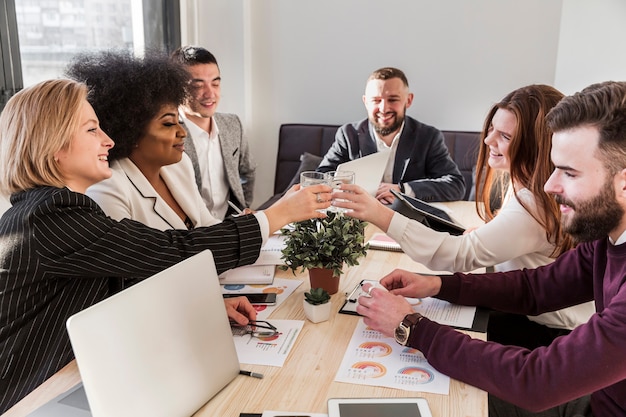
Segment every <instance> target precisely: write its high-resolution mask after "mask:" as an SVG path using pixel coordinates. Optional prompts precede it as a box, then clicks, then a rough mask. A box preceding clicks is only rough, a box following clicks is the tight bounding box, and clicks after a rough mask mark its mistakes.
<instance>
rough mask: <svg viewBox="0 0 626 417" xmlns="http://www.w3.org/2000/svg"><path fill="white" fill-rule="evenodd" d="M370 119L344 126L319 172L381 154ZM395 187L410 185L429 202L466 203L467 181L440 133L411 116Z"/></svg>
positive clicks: (398, 152)
mask: <svg viewBox="0 0 626 417" xmlns="http://www.w3.org/2000/svg"><path fill="white" fill-rule="evenodd" d="M377 151H378V149H377V147H376V140H375V139H374V137H373V133H372V132H370V123H369V120H368V119H364V120H361V121H359V122H355V123H348V124H345V125H343V126H341V127H340V128H339V129H338V130H337V134H336V135H335V142H334V143H333V144H332V146H331V147H330V149H329V150H328V152H327V153H326V155H325V156H324V159H323V160H322V162H321V163H320V165H319V166H318V168H317V170H318V171H321V172H328V171H334V170H336V169H337V166H338V165H339V164H342V163H344V162H348V161H351V160H353V159H357V158H361V157H363V156H366V155H369V154H372V153H374V152H377ZM392 181H393V183H394V184H398V183H403V184H407V185H408V186H409V187H411V189H412V190H413V192H414V193H415V196H416V197H417V198H419V199H422V200H425V201H455V200H462V199H463V196H464V195H465V180H464V179H463V174H461V171H459V167H458V166H457V165H456V163H454V161H453V160H452V158H451V157H450V153H449V152H448V148H447V147H446V144H445V141H444V138H443V133H441V131H439V130H438V129H436V128H434V127H432V126H428V125H426V124H424V123H420V122H419V121H417V120H415V119H413V118H412V117H409V116H407V117H406V118H405V122H404V129H403V130H402V134H401V135H400V139H399V142H398V149H397V150H396V159H395V161H394V165H393V180H392Z"/></svg>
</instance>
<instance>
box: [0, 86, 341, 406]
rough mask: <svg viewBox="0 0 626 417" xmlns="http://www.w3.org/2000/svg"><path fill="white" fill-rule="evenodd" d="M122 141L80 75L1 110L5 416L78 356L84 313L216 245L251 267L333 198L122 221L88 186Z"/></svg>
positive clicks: (305, 196)
mask: <svg viewBox="0 0 626 417" xmlns="http://www.w3.org/2000/svg"><path fill="white" fill-rule="evenodd" d="M113 146H114V143H113V141H112V140H111V139H110V138H109V137H108V136H107V135H106V134H105V133H104V132H103V131H102V130H101V129H100V127H99V123H98V118H97V117H96V114H95V112H94V110H93V108H92V107H91V105H90V104H89V103H88V102H87V87H86V86H85V85H84V84H82V83H78V82H75V81H70V80H53V81H45V82H42V83H39V84H37V85H35V86H33V87H30V88H27V89H24V90H22V91H20V92H19V93H17V94H16V95H15V96H13V97H12V98H11V99H10V100H9V102H8V103H7V105H6V107H5V108H4V110H3V111H2V114H1V115H0V192H1V193H5V194H10V195H11V204H12V206H11V208H9V209H8V210H7V211H6V213H4V215H3V216H2V218H1V219H0V367H1V368H2V369H1V378H0V413H3V412H4V411H6V410H7V409H8V408H9V407H11V406H12V405H13V404H14V403H16V402H17V401H19V400H20V399H21V398H22V397H24V396H25V395H26V394H28V393H29V392H30V391H32V390H33V389H35V388H36V387H37V386H38V385H40V384H41V383H42V382H44V381H45V380H46V379H47V378H48V377H50V376H51V375H53V374H54V373H55V372H56V371H58V370H59V369H60V368H61V367H63V366H64V365H65V364H67V363H68V362H70V361H71V360H72V359H73V354H72V349H71V346H70V342H69V339H68V337H67V333H66V331H65V321H66V320H67V318H68V317H69V316H71V315H72V314H74V313H76V312H78V311H80V310H83V309H84V308H86V307H89V306H90V305H93V304H95V303H97V302H98V301H100V300H102V299H105V298H107V297H108V296H110V295H112V294H113V293H115V292H117V291H120V290H122V289H123V288H125V287H127V286H129V285H132V284H133V283H134V282H136V281H138V280H141V279H145V278H147V277H149V276H151V275H153V274H155V273H157V272H159V271H161V270H163V269H165V268H167V267H169V266H171V265H174V264H175V263H177V262H179V261H181V260H183V259H185V258H187V257H189V256H192V255H194V254H196V253H199V252H201V251H203V250H206V249H210V250H211V251H212V252H213V255H214V258H215V265H216V267H217V270H218V272H222V271H225V270H226V269H229V268H233V267H236V266H239V265H246V264H250V263H252V262H254V260H255V259H256V258H257V257H258V255H259V249H260V247H261V245H262V243H263V240H264V239H266V238H267V236H269V234H270V233H273V232H274V231H276V230H278V229H279V228H280V227H282V226H284V225H285V224H287V223H290V222H292V221H298V220H304V219H307V218H311V217H320V216H323V214H321V213H320V212H318V211H317V210H320V209H324V208H327V207H328V206H329V205H330V202H329V201H328V200H330V191H331V189H330V187H326V186H323V185H320V186H315V187H309V188H306V189H303V190H300V191H298V190H297V187H296V188H294V189H292V191H291V192H290V193H288V195H286V196H285V197H284V198H283V199H281V201H279V202H277V203H276V204H274V205H273V206H272V207H270V208H269V209H267V210H265V211H262V212H258V213H255V214H254V215H247V216H240V217H237V218H232V219H226V220H224V221H223V222H222V223H219V224H217V225H214V226H211V227H198V228H195V229H194V230H189V231H187V230H169V231H165V232H163V231H159V230H156V229H152V228H149V227H147V226H145V225H144V224H142V223H139V222H137V221H134V220H129V219H124V220H122V221H116V220H113V219H111V218H110V217H107V216H106V215H105V214H104V212H103V211H102V209H101V208H100V207H99V206H98V205H97V204H96V203H95V202H94V201H93V200H91V199H90V198H89V197H87V196H86V195H85V194H84V193H85V190H86V189H87V188H88V187H89V186H90V185H92V184H95V183H96V182H98V181H101V180H103V179H105V178H108V177H110V176H111V169H110V168H109V163H108V161H107V158H108V154H109V151H110V150H111V148H112V147H113ZM181 285H184V282H182V281H181ZM238 310H239V311H238ZM250 310H252V312H251V311H250ZM227 311H228V314H229V316H230V317H231V318H235V319H236V320H238V321H240V322H243V323H246V322H247V320H248V318H247V317H249V315H250V314H252V313H253V309H251V306H250V305H249V304H245V303H242V302H236V303H234V304H232V305H227Z"/></svg>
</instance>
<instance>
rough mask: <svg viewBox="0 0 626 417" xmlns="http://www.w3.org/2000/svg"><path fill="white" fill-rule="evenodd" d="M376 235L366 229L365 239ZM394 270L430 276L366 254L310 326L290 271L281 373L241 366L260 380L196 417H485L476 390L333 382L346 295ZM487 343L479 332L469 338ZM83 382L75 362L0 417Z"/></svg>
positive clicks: (343, 342) (348, 325)
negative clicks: (395, 400)
mask: <svg viewBox="0 0 626 417" xmlns="http://www.w3.org/2000/svg"><path fill="white" fill-rule="evenodd" d="M446 206H448V207H449V208H450V209H451V210H452V215H453V216H454V217H455V218H456V219H457V220H459V221H460V222H461V223H462V224H464V225H465V226H466V227H469V226H476V225H479V224H480V219H478V217H477V216H476V214H475V210H474V203H470V202H462V201H459V202H453V203H446ZM376 231H377V229H376V228H375V227H374V226H372V225H370V226H369V227H368V229H367V232H366V234H367V235H366V237H367V238H369V236H371V235H372V234H373V233H374V232H376ZM395 268H403V269H407V270H411V271H417V272H433V271H430V270H429V269H427V268H426V267H424V266H423V265H421V264H418V263H416V262H413V261H412V260H411V259H410V258H409V257H408V256H407V255H405V254H404V253H400V252H388V251H379V250H370V251H368V254H367V256H366V257H365V258H363V259H361V261H360V265H359V266H355V267H352V268H349V269H347V270H346V271H345V273H344V274H343V275H342V276H341V281H340V284H339V292H338V293H337V294H335V295H333V296H332V304H333V312H334V313H333V314H332V315H331V318H330V320H329V321H326V322H322V323H317V324H313V323H311V322H309V321H307V320H306V319H305V317H304V312H303V310H302V299H303V297H304V296H303V293H304V292H305V291H306V290H308V289H309V288H310V285H309V280H308V274H307V273H306V272H305V273H303V274H298V275H297V276H295V277H294V276H293V275H292V273H291V272H289V271H280V270H278V271H277V273H276V276H277V277H281V278H292V279H298V280H302V281H303V283H302V285H300V286H299V287H298V288H297V289H296V291H295V292H294V293H293V294H292V295H291V296H290V297H289V298H288V299H287V300H285V301H284V302H283V303H282V304H281V305H280V306H279V307H278V308H277V309H276V310H275V311H274V312H273V313H272V315H271V316H270V321H271V319H293V320H304V321H305V323H304V326H303V328H302V332H301V333H300V335H299V336H298V341H297V342H296V344H295V345H294V347H293V349H292V351H291V352H290V354H289V357H288V358H287V360H286V361H285V364H284V366H283V367H280V368H279V367H272V366H263V365H246V366H245V368H246V369H247V370H251V371H253V372H259V373H262V374H263V375H264V378H263V379H257V378H250V377H247V376H242V375H240V376H238V377H236V378H235V379H234V380H233V381H232V382H231V383H230V384H229V385H228V386H226V388H224V389H223V390H222V391H221V392H219V393H218V394H217V395H216V396H215V397H214V398H213V399H211V400H210V401H209V402H208V403H207V404H206V405H205V406H204V407H202V408H201V409H200V410H198V411H197V412H196V414H194V417H205V416H206V417H209V416H211V417H214V416H221V417H238V416H239V413H242V412H243V413H262V412H263V410H280V411H294V412H312V413H327V406H326V402H327V400H328V399H329V398H333V397H416V396H421V397H425V398H427V399H428V402H429V405H430V408H431V410H432V412H433V416H435V417H444V416H445V417H456V416H464V417H466V416H467V417H479V416H487V414H488V410H487V393H486V392H485V391H482V390H479V389H478V388H475V387H472V386H470V385H467V384H464V383H462V382H459V381H456V380H451V381H450V393H449V395H440V394H430V393H421V392H413V391H403V390H398V389H392V388H384V387H373V386H365V385H356V384H348V383H339V382H334V378H335V374H336V372H337V369H338V368H339V365H340V363H341V361H342V359H343V356H344V353H345V351H346V348H347V346H348V343H349V341H350V339H351V337H352V334H353V332H354V329H355V326H356V324H357V321H358V320H359V318H358V317H356V316H351V315H346V314H335V313H336V312H337V311H338V310H339V308H340V307H341V306H342V305H343V302H344V300H345V293H347V292H349V291H351V290H352V289H353V288H354V286H355V285H356V284H357V283H358V282H360V280H361V279H380V278H381V277H382V276H384V275H385V274H387V273H389V272H391V271H392V270H393V269H395ZM466 333H468V334H469V335H470V336H472V337H475V338H479V339H483V340H484V339H485V334H484V333H475V332H466ZM79 381H80V375H79V373H78V369H77V366H76V363H75V361H72V362H71V363H70V364H68V365H67V366H66V367H65V368H63V369H61V370H60V371H59V372H57V373H56V374H55V375H54V376H52V377H51V378H50V379H49V380H48V381H46V382H45V383H43V384H42V385H41V386H39V387H38V388H37V389H36V390H35V391H33V392H32V393H31V394H29V395H28V396H27V397H26V398H24V399H23V400H22V401H20V402H19V403H18V404H16V405H15V406H14V407H13V408H11V409H10V410H9V411H8V412H7V413H5V414H4V415H3V417H14V416H25V415H28V413H30V412H31V411H32V410H34V409H36V408H37V407H39V406H41V405H42V404H44V403H46V402H47V401H49V400H50V399H52V398H54V397H55V396H57V395H59V394H61V393H63V392H65V391H66V390H68V389H70V388H71V387H73V386H74V385H76V384H77V383H78V382H79Z"/></svg>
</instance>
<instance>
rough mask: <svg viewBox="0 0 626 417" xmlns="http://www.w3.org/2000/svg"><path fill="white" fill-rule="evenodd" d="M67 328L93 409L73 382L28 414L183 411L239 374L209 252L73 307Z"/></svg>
mask: <svg viewBox="0 0 626 417" xmlns="http://www.w3.org/2000/svg"><path fill="white" fill-rule="evenodd" d="M67 329H68V333H69V336H70V340H71V342H72V348H73V349H74V354H75V355H76V361H77V364H78V368H79V370H80V374H81V378H82V381H83V385H84V389H85V392H86V395H87V399H88V400H89V408H90V409H91V411H90V412H89V411H87V410H85V409H84V408H85V404H84V397H83V400H82V403H81V398H80V397H81V390H80V389H76V390H70V391H69V392H68V393H66V394H68V395H69V396H68V395H62V396H61V397H59V398H57V399H56V401H52V402H50V403H48V404H47V405H45V406H44V407H46V408H48V410H47V411H46V409H45V408H44V407H42V408H40V409H39V410H37V411H36V412H35V413H34V414H32V416H54V415H55V414H51V413H52V412H53V411H50V410H51V407H53V406H54V407H56V409H57V410H59V409H62V410H63V411H62V413H61V414H58V415H63V416H65V417H70V416H74V415H76V416H94V417H104V416H107V417H109V416H116V417H123V416H151V417H158V416H163V417H166V416H167V417H176V416H181V417H182V416H185V417H188V416H190V415H192V414H193V413H194V412H195V411H197V410H198V409H199V408H200V407H202V406H203V405H204V404H205V403H206V402H207V401H208V400H210V399H211V398H212V397H213V396H214V395H215V394H216V393H217V392H218V391H220V390H221V389H222V388H223V387H224V386H226V385H227V384H228V383H229V382H230V381H232V380H233V379H234V378H235V377H236V376H237V375H238V374H239V360H238V359H237V352H236V350H235V345H234V342H233V337H232V332H231V329H230V325H229V322H228V316H227V315H226V309H225V308H224V301H223V299H222V293H221V291H220V286H219V283H218V278H217V272H216V270H215V264H214V262H213V256H212V254H211V252H210V251H204V252H202V253H199V254H197V255H195V256H193V257H191V258H188V259H186V260H184V261H182V262H180V263H178V264H176V265H174V266H172V267H171V268H168V269H166V270H164V271H162V272H160V273H158V274H156V275H154V276H152V277H151V278H148V279H146V280H145V281H142V282H140V283H138V284H136V285H134V286H132V287H130V288H128V289H126V290H124V291H122V292H120V293H119V294H116V295H114V296H112V297H110V298H108V299H106V300H104V301H102V302H100V303H98V304H96V305H94V306H91V307H89V308H87V309H85V310H83V311H81V312H80V313H77V314H75V315H74V316H72V317H70V318H69V320H68V321H67ZM66 397H67V398H66ZM42 412H43V413H46V414H42ZM37 413H39V414H37ZM72 413H73V414H72ZM81 413H82V414H81Z"/></svg>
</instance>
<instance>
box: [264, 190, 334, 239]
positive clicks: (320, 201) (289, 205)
mask: <svg viewBox="0 0 626 417" xmlns="http://www.w3.org/2000/svg"><path fill="white" fill-rule="evenodd" d="M332 190H333V189H332V188H330V187H329V186H328V185H324V184H318V185H311V186H309V187H305V188H301V187H300V185H299V184H296V185H294V186H293V187H291V188H290V189H289V191H287V193H286V194H285V195H284V196H282V197H281V198H280V200H278V201H277V202H275V203H274V204H272V205H271V206H270V207H269V208H267V209H265V210H263V212H264V213H265V215H266V216H267V220H268V222H269V226H270V233H274V232H275V231H277V230H278V229H280V228H281V227H283V226H285V225H286V224H289V223H292V222H297V221H301V220H308V219H312V218H321V217H326V212H325V209H327V208H328V207H330V202H331V198H332V197H331V192H332Z"/></svg>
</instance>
